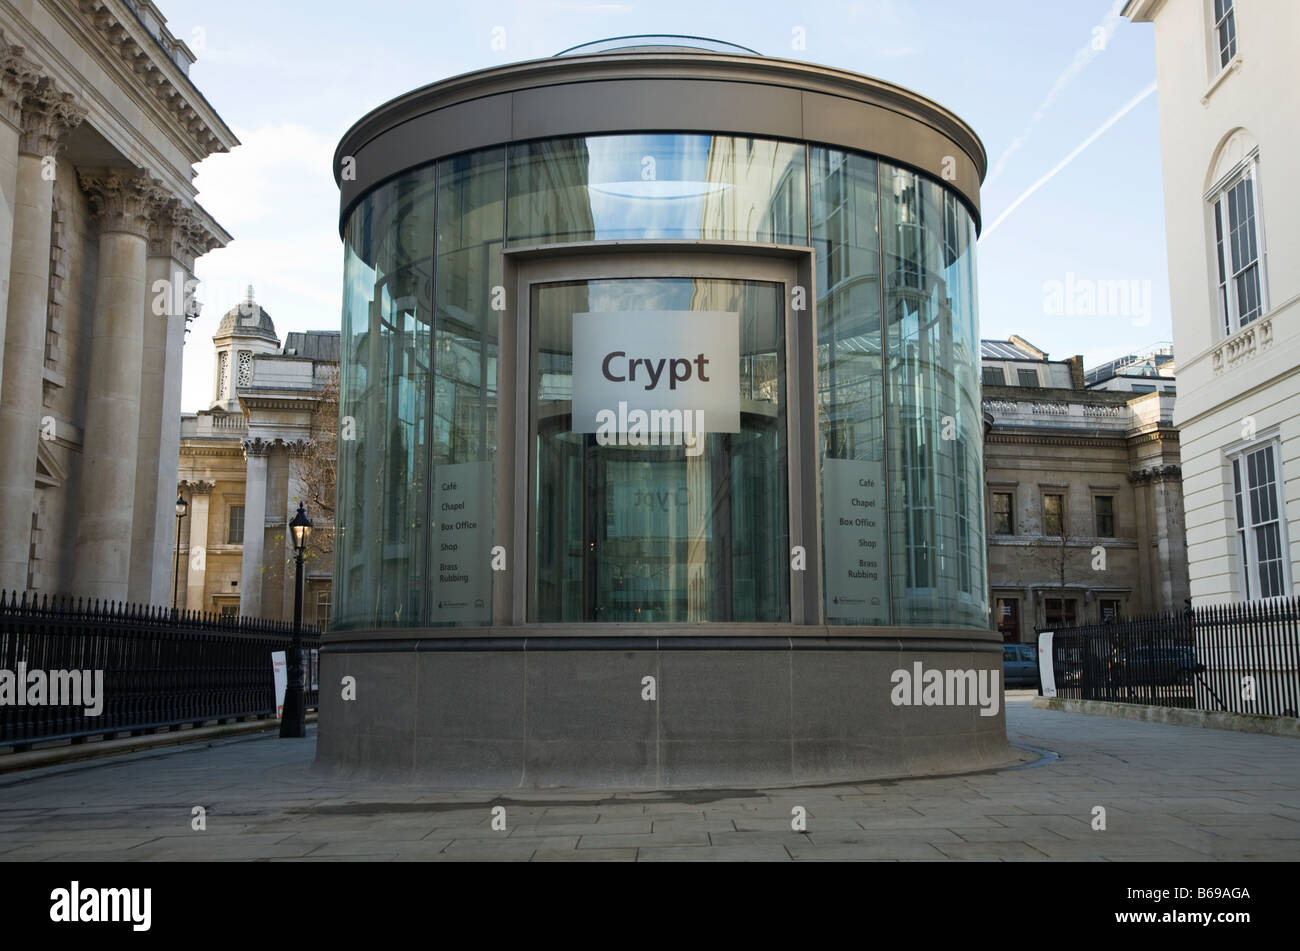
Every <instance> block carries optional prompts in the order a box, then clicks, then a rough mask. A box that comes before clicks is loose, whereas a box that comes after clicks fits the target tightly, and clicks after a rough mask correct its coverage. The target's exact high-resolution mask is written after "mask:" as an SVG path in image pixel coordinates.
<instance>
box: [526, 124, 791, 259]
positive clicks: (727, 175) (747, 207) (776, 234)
mask: <svg viewBox="0 0 1300 951" xmlns="http://www.w3.org/2000/svg"><path fill="white" fill-rule="evenodd" d="M805 207H806V204H805V196H804V148H803V146H801V145H795V144H792V143H785V142H772V141H769V140H766V139H749V138H739V137H734V136H707V135H667V134H645V135H611V136H592V137H589V138H581V139H550V140H546V141H542V142H528V143H524V144H521V145H513V146H511V147H510V208H509V217H510V236H509V240H510V243H511V244H512V245H516V246H518V245H529V244H557V243H563V242H573V241H616V240H634V239H660V240H672V239H682V240H685V239H701V238H702V239H705V240H710V241H754V242H761V243H765V244H804V243H805V236H806V234H807V224H806V212H805Z"/></svg>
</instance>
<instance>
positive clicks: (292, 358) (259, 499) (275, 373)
mask: <svg viewBox="0 0 1300 951" xmlns="http://www.w3.org/2000/svg"><path fill="white" fill-rule="evenodd" d="M212 339H213V342H214V344H215V345H216V351H217V355H216V370H217V372H216V374H215V375H214V378H213V379H214V384H213V394H212V403H211V406H210V407H209V408H208V409H207V410H203V411H201V412H198V413H186V414H184V415H182V416H181V426H180V433H181V441H180V442H181V444H180V464H179V468H178V474H177V481H178V483H179V485H178V491H179V493H180V497H181V498H183V499H185V501H186V502H187V503H188V505H189V509H188V512H187V513H186V515H185V517H183V518H182V519H181V530H180V545H179V547H178V550H177V552H176V553H175V558H176V561H177V562H178V563H179V580H178V584H177V589H178V590H177V605H178V607H181V608H183V609H188V610H192V611H210V612H219V613H224V614H232V615H241V616H245V617H260V618H267V619H274V620H286V621H287V620H292V619H293V594H294V593H293V582H294V558H293V545H292V538H291V536H290V534H289V532H288V528H287V526H288V521H289V519H291V518H292V517H293V515H294V513H295V512H296V511H297V509H298V502H299V501H300V500H302V501H303V502H304V505H305V508H306V511H307V514H308V517H310V518H311V520H312V522H313V523H314V526H315V527H314V529H313V532H312V540H311V543H310V545H309V546H308V551H307V555H306V557H305V560H304V567H303V572H304V579H305V580H304V592H303V620H304V621H306V622H307V623H319V624H327V623H328V621H329V612H330V600H331V598H330V590H331V576H332V573H333V564H334V563H333V554H332V545H331V541H332V532H331V528H332V513H331V512H330V511H323V510H322V505H327V504H329V502H332V496H333V488H332V484H325V485H320V484H317V483H318V482H320V481H325V482H326V483H328V482H329V480H328V479H324V480H323V478H322V477H323V476H327V475H328V472H325V473H322V472H321V466H322V464H324V465H325V467H326V468H332V462H331V461H330V460H328V459H324V458H322V454H321V453H320V451H319V450H318V449H316V450H314V449H313V441H314V440H315V441H316V444H317V445H319V439H320V435H321V434H320V430H321V429H322V428H324V429H326V430H328V429H329V428H330V426H331V425H332V423H331V421H330V419H328V418H329V417H333V416H334V415H335V414H334V405H335V404H334V403H333V402H332V401H330V397H329V394H330V392H331V387H332V386H333V385H334V384H333V377H334V374H335V373H336V370H337V366H338V350H339V335H338V332H337V331H309V332H307V333H290V334H287V335H286V338H285V344H284V346H283V347H281V346H280V340H279V337H278V336H277V335H276V332H275V324H274V323H273V322H272V320H271V316H270V315H269V314H268V313H267V312H266V311H265V310H263V309H262V308H261V307H260V306H259V305H258V304H257V303H256V301H255V300H254V299H253V292H252V288H249V293H248V295H247V296H246V297H245V299H244V300H243V301H242V302H241V303H240V304H239V305H237V306H236V307H233V308H231V310H230V311H229V312H227V313H226V315H225V316H224V317H223V318H222V319H221V323H220V325H219V326H218V328H217V332H216V334H214V335H213V338H212ZM323 401H324V402H326V403H327V404H328V405H326V406H325V407H324V413H323V414H322V403H323ZM326 436H327V438H328V436H329V433H328V432H327V433H326ZM326 455H328V453H326ZM326 497H328V500H327V499H326Z"/></svg>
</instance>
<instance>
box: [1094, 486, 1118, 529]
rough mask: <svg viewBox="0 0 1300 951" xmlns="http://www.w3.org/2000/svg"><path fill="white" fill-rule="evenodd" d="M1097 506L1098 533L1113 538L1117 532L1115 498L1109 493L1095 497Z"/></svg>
mask: <svg viewBox="0 0 1300 951" xmlns="http://www.w3.org/2000/svg"><path fill="white" fill-rule="evenodd" d="M1093 501H1094V504H1095V505H1096V508H1097V534H1098V535H1099V536H1101V537H1102V538H1111V537H1113V536H1114V534H1115V500H1114V497H1112V496H1109V495H1098V496H1096V497H1095V498H1094V500H1093Z"/></svg>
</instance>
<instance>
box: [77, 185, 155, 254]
mask: <svg viewBox="0 0 1300 951" xmlns="http://www.w3.org/2000/svg"><path fill="white" fill-rule="evenodd" d="M80 178H81V187H82V188H83V189H85V191H86V193H87V194H88V195H89V197H90V204H91V208H92V209H93V213H94V218H95V222H96V224H98V226H99V231H100V233H101V234H107V233H109V232H114V231H123V232H126V233H127V234H134V235H139V236H140V237H141V238H146V239H147V238H148V237H149V225H150V222H151V218H152V213H153V211H154V210H155V208H156V203H157V201H158V197H159V195H160V194H165V192H163V191H162V189H161V187H160V186H161V184H162V183H161V182H159V181H158V180H157V179H155V178H151V177H150V176H149V174H148V173H147V172H144V171H141V170H139V169H121V168H110V169H102V170H100V169H90V170H85V171H82V172H81V173H80Z"/></svg>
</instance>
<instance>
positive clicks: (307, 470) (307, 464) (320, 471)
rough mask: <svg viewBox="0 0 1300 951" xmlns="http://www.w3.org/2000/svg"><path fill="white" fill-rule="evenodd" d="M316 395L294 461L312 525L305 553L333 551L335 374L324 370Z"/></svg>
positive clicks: (337, 416)
mask: <svg viewBox="0 0 1300 951" xmlns="http://www.w3.org/2000/svg"><path fill="white" fill-rule="evenodd" d="M317 392H318V393H319V395H320V400H319V402H318V403H317V404H316V408H315V410H314V411H313V412H312V417H311V435H310V437H309V439H308V442H307V449H306V451H305V452H304V453H303V454H302V456H301V457H300V458H299V460H298V466H299V475H300V478H301V480H302V485H303V487H304V490H305V498H304V499H303V502H304V503H305V504H306V506H307V510H308V512H309V513H310V514H311V520H312V523H313V525H314V527H313V528H312V533H311V541H310V543H309V546H308V547H309V550H314V551H315V552H317V553H320V554H332V553H333V551H334V488H335V486H336V485H337V474H338V425H339V374H338V368H337V367H329V368H327V370H326V372H325V374H324V379H323V380H322V381H321V385H320V387H319V388H318V390H317Z"/></svg>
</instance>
